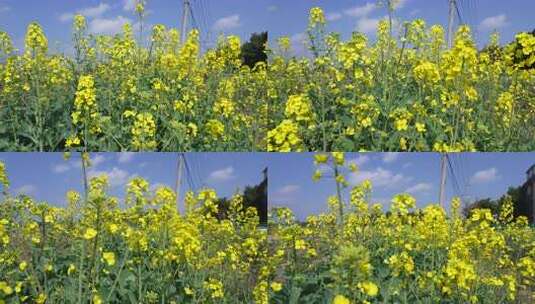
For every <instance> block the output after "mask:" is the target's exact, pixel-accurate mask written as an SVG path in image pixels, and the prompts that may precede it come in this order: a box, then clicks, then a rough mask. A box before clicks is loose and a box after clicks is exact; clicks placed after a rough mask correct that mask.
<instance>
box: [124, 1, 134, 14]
mask: <svg viewBox="0 0 535 304" xmlns="http://www.w3.org/2000/svg"><path fill="white" fill-rule="evenodd" d="M136 5H137V0H123V10H125V11H127V12H132V11H134V10H135V9H136Z"/></svg>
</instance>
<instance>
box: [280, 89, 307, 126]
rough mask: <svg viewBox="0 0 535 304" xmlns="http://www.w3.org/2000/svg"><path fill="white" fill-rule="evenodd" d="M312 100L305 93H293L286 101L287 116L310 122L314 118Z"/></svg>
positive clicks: (298, 120)
mask: <svg viewBox="0 0 535 304" xmlns="http://www.w3.org/2000/svg"><path fill="white" fill-rule="evenodd" d="M311 108H312V107H311V104H310V100H308V98H307V97H306V96H304V95H292V96H290V97H289V98H288V102H286V110H285V114H286V117H288V118H289V119H295V121H297V122H308V121H310V120H312V117H311V115H312V111H311Z"/></svg>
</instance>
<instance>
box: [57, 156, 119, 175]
mask: <svg viewBox="0 0 535 304" xmlns="http://www.w3.org/2000/svg"><path fill="white" fill-rule="evenodd" d="M107 160H108V159H107V158H106V157H105V156H104V155H102V154H97V155H95V156H93V157H91V160H90V161H89V162H90V163H91V168H93V169H95V168H96V167H98V166H100V165H101V164H102V163H104V162H105V161H107ZM81 162H82V161H81V160H80V159H79V158H78V159H71V160H69V161H65V162H61V163H57V164H55V165H53V166H52V172H54V173H58V174H62V173H66V172H68V171H70V170H79V169H80V168H82V163H81Z"/></svg>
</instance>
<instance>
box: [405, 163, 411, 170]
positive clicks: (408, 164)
mask: <svg viewBox="0 0 535 304" xmlns="http://www.w3.org/2000/svg"><path fill="white" fill-rule="evenodd" d="M411 166H412V163H411V162H408V163H404V164H403V169H407V168H408V167H411Z"/></svg>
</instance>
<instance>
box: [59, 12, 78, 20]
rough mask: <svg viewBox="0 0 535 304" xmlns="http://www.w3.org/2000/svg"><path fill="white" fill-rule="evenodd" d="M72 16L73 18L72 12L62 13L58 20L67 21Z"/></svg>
mask: <svg viewBox="0 0 535 304" xmlns="http://www.w3.org/2000/svg"><path fill="white" fill-rule="evenodd" d="M72 18H74V14H73V13H63V14H61V15H60V16H59V21H61V22H68V21H71V20H72Z"/></svg>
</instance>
